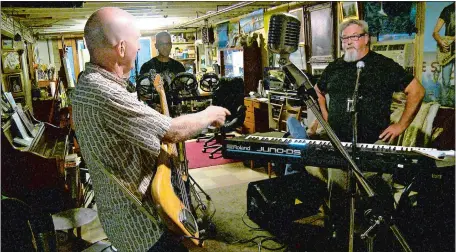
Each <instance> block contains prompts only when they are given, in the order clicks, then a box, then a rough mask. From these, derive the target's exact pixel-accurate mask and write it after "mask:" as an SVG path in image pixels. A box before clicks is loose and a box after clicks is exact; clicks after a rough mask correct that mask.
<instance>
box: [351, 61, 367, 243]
mask: <svg viewBox="0 0 456 252" xmlns="http://www.w3.org/2000/svg"><path fill="white" fill-rule="evenodd" d="M360 73H361V68H358V69H357V75H356V83H355V91H354V92H353V97H352V99H351V100H350V99H349V100H348V102H347V112H350V113H352V130H353V131H352V132H353V136H352V152H351V156H352V158H354V159H356V158H357V149H358V147H357V143H358V106H357V105H358V98H359V97H358V88H359V75H360ZM347 178H348V180H347V190H348V195H350V202H349V209H350V225H349V226H350V229H349V233H348V251H353V248H354V233H355V197H356V191H357V187H356V183H355V182H356V181H355V180H354V174H353V169H348V171H347ZM371 242H372V239H371V238H369V241H368V243H369V244H368V251H369V252H373V251H372V250H371V249H372V248H373V246H372V245H373V244H371Z"/></svg>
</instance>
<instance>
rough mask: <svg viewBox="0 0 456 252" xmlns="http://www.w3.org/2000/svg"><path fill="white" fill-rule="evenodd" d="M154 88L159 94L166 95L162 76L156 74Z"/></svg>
mask: <svg viewBox="0 0 456 252" xmlns="http://www.w3.org/2000/svg"><path fill="white" fill-rule="evenodd" d="M154 88H155V90H157V92H158V93H164V92H165V88H164V87H163V81H162V80H161V77H160V74H155V78H154Z"/></svg>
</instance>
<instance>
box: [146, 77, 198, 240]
mask: <svg viewBox="0 0 456 252" xmlns="http://www.w3.org/2000/svg"><path fill="white" fill-rule="evenodd" d="M154 87H155V90H156V91H157V92H158V94H159V96H160V105H161V108H162V114H164V115H167V116H169V109H168V103H167V101H166V94H165V89H164V87H163V82H162V81H161V78H160V75H159V74H156V76H155V79H154ZM157 165H158V166H157V172H156V174H155V176H154V178H153V180H152V185H151V191H152V199H153V200H154V203H155V205H156V208H157V210H158V213H159V215H160V217H161V219H162V220H163V221H164V222H165V224H166V226H167V227H168V229H169V230H171V231H172V232H173V233H175V234H177V235H179V236H183V237H185V238H190V239H185V240H184V242H183V243H184V245H185V246H187V247H191V246H194V245H196V246H200V247H203V246H204V243H203V242H202V240H199V238H200V235H199V230H198V225H197V222H196V218H195V217H194V216H193V214H192V212H191V210H190V209H191V206H190V199H189V193H187V190H186V187H185V181H186V180H187V179H188V174H187V170H186V169H185V167H182V166H183V165H182V163H180V162H178V152H177V147H176V145H175V144H162V145H161V151H160V154H159V156H158V160H157ZM189 241H191V242H189Z"/></svg>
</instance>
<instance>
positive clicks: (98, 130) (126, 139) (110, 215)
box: [71, 63, 171, 252]
mask: <svg viewBox="0 0 456 252" xmlns="http://www.w3.org/2000/svg"><path fill="white" fill-rule="evenodd" d="M71 98H72V99H71V102H72V107H73V120H74V124H75V130H76V136H77V139H78V142H79V144H80V147H81V148H80V149H81V154H82V157H83V158H84V160H85V162H86V164H87V168H88V169H89V173H90V176H91V177H92V181H93V186H94V190H95V199H96V202H97V207H98V214H99V217H100V221H101V224H102V226H103V229H104V231H105V232H106V234H107V236H108V238H109V240H110V241H111V242H112V244H113V245H114V246H115V247H116V248H117V249H118V250H119V251H122V252H123V251H134V252H138V251H147V250H148V249H149V248H150V247H152V246H153V244H154V243H155V242H156V241H157V240H158V238H159V237H160V235H161V234H162V233H163V225H162V224H160V222H159V218H158V215H157V213H156V212H155V211H154V209H153V206H152V205H153V204H152V203H151V200H150V196H149V193H146V191H147V190H148V189H149V185H150V182H151V179H152V176H153V173H154V171H155V160H156V157H157V156H158V153H159V151H160V141H161V139H162V138H163V136H164V134H165V133H166V131H168V130H169V127H170V123H171V118H170V117H166V116H164V115H162V114H160V113H158V112H157V111H155V110H153V109H151V108H150V107H148V106H147V105H145V104H143V103H142V102H140V101H138V99H137V95H136V93H129V92H127V90H126V82H125V81H124V80H123V79H121V78H118V77H116V76H115V75H114V74H112V73H110V72H108V71H106V70H104V69H102V68H101V67H99V66H97V65H94V64H91V63H87V64H86V69H85V71H84V73H83V74H82V75H81V76H80V78H79V81H78V84H77V86H76V89H75V90H74V92H73V94H72V97H71ZM101 166H103V167H104V168H105V169H106V170H107V171H109V172H111V173H112V174H114V175H115V176H116V177H117V178H118V179H119V180H120V181H121V182H122V184H123V185H124V186H125V187H126V188H128V189H129V191H131V192H132V193H133V194H134V195H135V196H136V197H137V198H139V199H141V200H142V201H143V203H144V206H145V207H146V209H147V210H148V211H149V212H150V213H151V214H152V215H153V216H154V217H155V219H156V220H151V219H149V218H147V217H146V215H145V214H144V213H142V212H141V211H140V210H139V209H138V208H137V207H136V205H135V204H134V203H133V202H132V201H131V200H129V198H128V197H127V196H126V195H125V193H124V192H123V191H122V190H121V189H120V187H119V185H118V184H116V183H114V182H113V180H112V179H111V178H109V177H108V176H106V175H105V173H103V172H102V167H101Z"/></svg>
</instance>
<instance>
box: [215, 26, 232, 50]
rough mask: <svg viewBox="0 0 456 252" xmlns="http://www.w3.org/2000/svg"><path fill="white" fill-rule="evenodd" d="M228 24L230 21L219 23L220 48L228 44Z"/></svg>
mask: <svg viewBox="0 0 456 252" xmlns="http://www.w3.org/2000/svg"><path fill="white" fill-rule="evenodd" d="M228 24H229V22H225V23H221V24H219V25H217V38H218V45H217V47H218V48H225V47H226V46H227V45H228Z"/></svg>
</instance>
